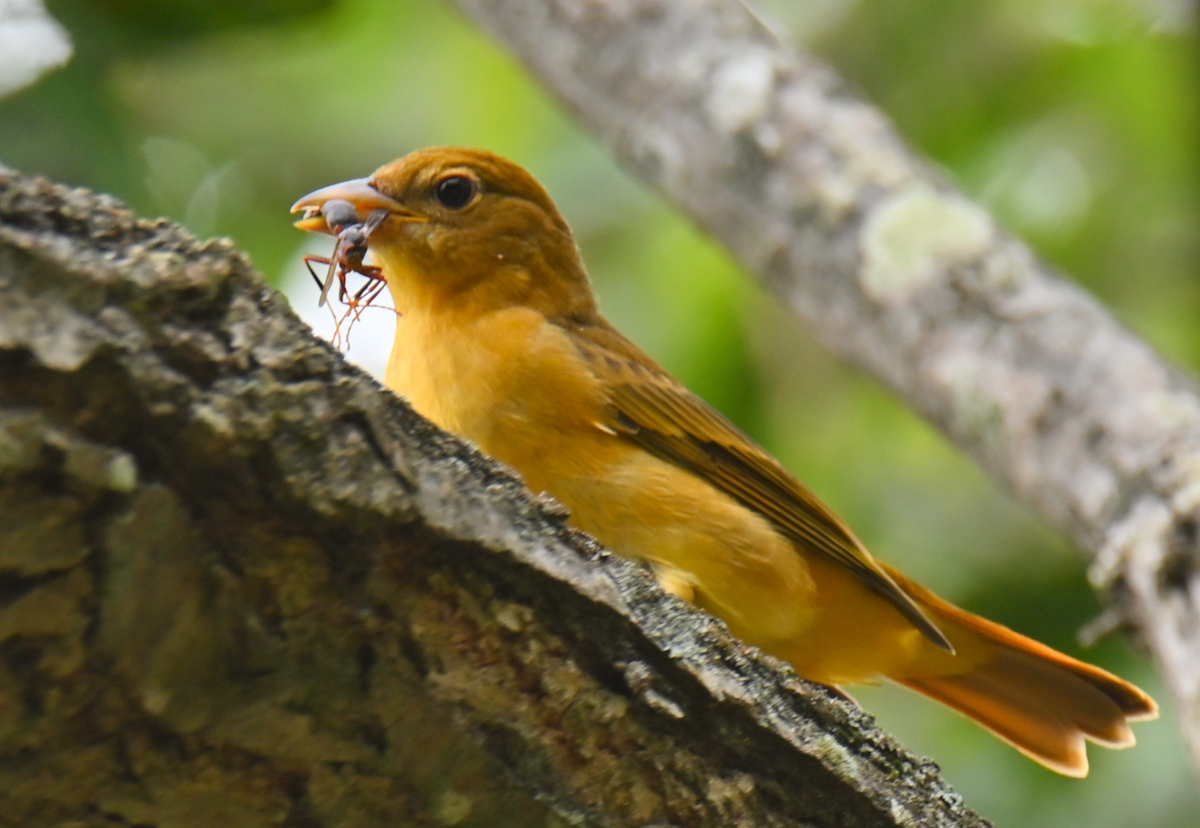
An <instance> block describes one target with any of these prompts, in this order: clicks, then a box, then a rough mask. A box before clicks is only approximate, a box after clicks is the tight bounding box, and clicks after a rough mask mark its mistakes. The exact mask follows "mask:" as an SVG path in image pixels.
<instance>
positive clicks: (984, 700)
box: [888, 567, 1158, 777]
mask: <svg viewBox="0 0 1200 828" xmlns="http://www.w3.org/2000/svg"><path fill="white" fill-rule="evenodd" d="M888 574H890V575H891V576H892V578H893V579H895V581H896V582H897V583H898V584H899V585H900V586H901V587H902V588H903V589H904V590H905V591H906V592H907V593H908V594H909V595H911V596H912V597H913V598H914V599H916V601H917V603H918V604H920V605H921V606H922V608H924V609H925V610H926V612H928V613H929V615H930V617H932V619H933V620H934V622H935V623H936V624H937V625H938V626H939V627H940V628H941V629H942V631H943V632H944V633H945V634H946V635H947V637H948V638H949V639H950V641H951V642H952V643H953V644H954V646H955V648H956V649H957V650H959V651H960V652H963V653H964V654H965V652H972V653H975V654H977V655H976V657H973V658H971V659H970V661H971V662H974V666H973V667H972V668H971V669H970V670H968V671H966V672H960V673H953V672H951V673H948V674H947V673H942V674H938V675H930V674H920V675H905V676H890V678H892V679H893V680H894V681H896V682H898V683H900V684H903V685H905V686H906V687H911V688H912V689H913V690H916V691H917V692H919V693H923V694H925V695H926V696H929V697H930V698H932V699H935V700H936V701H939V702H941V703H942V704H945V705H947V706H948V707H950V708H952V709H953V710H956V711H958V712H959V713H961V714H963V715H964V716H966V717H967V718H969V719H973V720H974V721H976V722H978V723H979V724H981V725H983V726H984V727H986V728H987V729H988V730H990V731H992V732H993V733H995V734H996V735H997V736H999V737H1000V738H1001V739H1003V740H1004V741H1006V742H1008V743H1009V744H1010V745H1012V746H1013V747H1015V748H1016V749H1017V750H1019V751H1021V752H1022V753H1024V754H1025V755H1026V756H1028V757H1030V758H1031V759H1033V760H1035V761H1037V762H1040V763H1041V764H1043V765H1045V766H1046V767H1048V768H1050V769H1051V770H1054V771H1057V772H1058V773H1062V774H1066V775H1067V776H1077V777H1078V776H1086V775H1087V771H1088V761H1087V751H1086V745H1085V740H1088V741H1092V742H1096V743H1097V744H1100V745H1104V746H1105V747H1112V748H1123V747H1129V746H1130V745H1132V744H1133V743H1134V736H1133V731H1132V730H1131V729H1130V727H1129V722H1131V721H1137V720H1139V719H1153V718H1155V717H1157V716H1158V706H1157V705H1156V704H1155V703H1154V700H1153V699H1151V698H1150V697H1149V696H1148V695H1146V694H1145V693H1144V692H1142V691H1141V690H1140V689H1138V688H1137V687H1135V686H1133V685H1132V684H1130V683H1129V682H1127V681H1123V680H1121V679H1119V678H1117V677H1116V676H1114V675H1112V674H1111V673H1108V672H1106V671H1104V670H1101V669H1100V668H1099V667H1093V666H1091V665H1090V664H1085V663H1083V662H1082V661H1077V660H1075V659H1073V658H1071V657H1070V656H1067V655H1063V654H1062V653H1060V652H1058V651H1056V650H1053V649H1051V648H1050V647H1047V646H1045V645H1044V644H1039V643H1038V642H1036V641H1034V640H1032V639H1029V638H1026V637H1025V636H1023V635H1020V634H1018V633H1015V632H1013V631H1012V630H1010V629H1008V628H1007V627H1003V626H1001V625H999V624H995V623H993V622H991V621H988V620H986V619H984V618H980V617H979V616H977V615H972V614H971V613H969V612H966V611H965V610H961V609H959V608H958V607H956V606H954V605H953V604H950V603H948V602H946V601H943V600H942V599H941V598H938V597H937V596H936V595H934V594H933V593H931V592H929V591H928V590H926V589H924V588H923V587H921V586H920V585H918V584H915V583H913V582H912V581H910V580H909V579H907V578H905V577H904V576H903V575H901V574H899V573H898V572H895V571H893V570H891V568H890V567H888Z"/></svg>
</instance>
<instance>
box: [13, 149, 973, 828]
mask: <svg viewBox="0 0 1200 828" xmlns="http://www.w3.org/2000/svg"><path fill="white" fill-rule="evenodd" d="M984 824H985V823H984V822H983V821H982V820H981V819H980V818H979V817H977V816H975V815H974V814H972V813H971V812H970V811H969V810H968V809H967V808H966V807H965V806H964V805H963V804H962V803H961V801H960V800H959V799H958V797H957V796H956V795H955V794H954V793H952V792H951V791H950V790H949V789H948V788H947V787H946V785H945V784H944V783H943V782H942V781H941V779H940V778H939V777H938V773H937V769H936V768H935V767H934V766H933V765H931V764H929V763H927V762H924V761H922V760H919V759H917V758H914V757H913V756H911V755H909V754H907V753H906V752H905V751H904V750H903V749H901V748H900V747H899V746H897V745H896V744H895V743H894V742H892V741H891V740H890V739H889V738H888V737H887V736H886V735H884V734H882V733H880V732H879V731H878V730H876V729H875V728H874V726H873V724H872V722H871V719H870V718H869V717H868V716H867V715H865V714H864V713H863V712H862V711H860V710H859V709H858V708H856V707H855V706H854V705H853V704H851V703H848V702H846V701H844V700H843V699H841V698H840V697H838V696H837V695H835V694H833V693H830V692H829V691H827V690H826V689H825V688H822V687H819V686H815V685H810V684H807V683H805V682H803V681H801V680H799V679H797V678H796V677H795V676H794V675H793V674H791V673H790V672H789V671H788V670H786V668H783V667H781V665H780V664H779V663H778V662H776V661H774V660H773V659H770V658H768V657H765V656H763V655H761V654H760V653H758V652H757V651H754V650H751V649H749V648H746V647H745V646H743V645H741V644H740V643H738V642H737V641H736V640H734V639H732V638H731V637H730V636H729V635H728V634H727V633H726V631H725V629H724V627H723V625H721V624H720V623H719V622H717V621H715V620H713V619H711V618H709V617H708V616H705V615H703V614H702V613H698V612H695V611H693V610H691V609H689V608H688V607H686V606H684V605H683V604H681V603H679V602H678V601H676V600H675V599H673V598H670V597H668V596H666V595H665V594H663V593H662V592H661V591H660V590H659V589H658V588H657V587H656V586H655V585H654V583H653V582H652V581H651V580H650V579H649V578H648V577H647V576H646V575H645V573H643V572H642V571H641V570H640V569H638V568H637V567H635V566H632V565H631V564H629V563H627V562H625V561H623V560H622V559H620V558H617V557H614V556H612V555H610V554H608V553H607V552H606V551H604V550H602V549H601V548H599V547H598V546H596V545H595V544H594V543H593V542H592V541H590V540H589V539H587V538H586V537H584V536H582V535H580V534H578V533H576V532H573V531H572V530H570V529H569V528H568V527H567V526H566V523H565V517H564V515H563V512H562V510H561V507H558V506H557V505H556V504H554V503H552V502H548V501H546V500H544V499H538V498H535V497H532V496H531V495H530V494H529V493H528V492H527V491H526V490H525V489H524V488H523V486H522V485H521V483H520V481H519V480H518V479H517V478H516V477H515V476H514V475H513V474H512V473H511V472H510V471H509V470H507V469H506V468H503V467H501V466H499V465H498V464H496V463H494V462H492V461H490V460H489V459H487V458H485V457H483V456H481V455H480V454H478V453H477V452H476V451H474V450H473V449H472V448H471V447H469V446H467V445H464V444H463V443H461V442H459V441H458V440H456V439H454V438H452V437H450V436H448V435H446V434H444V433H442V432H440V431H438V430H437V429H436V428H434V427H433V426H432V425H430V424H429V423H428V422H426V421H424V420H422V419H421V418H420V417H418V416H417V415H416V414H414V413H413V412H412V410H411V409H409V408H408V407H407V405H405V403H404V402H403V401H402V400H400V399H398V398H397V397H395V396H394V395H392V394H390V393H389V392H387V391H385V390H384V389H382V388H380V387H379V386H378V385H377V384H376V383H375V382H374V381H373V380H371V379H370V378H369V377H367V376H365V375H364V374H362V373H361V372H360V371H358V370H357V369H355V368H353V367H351V366H348V365H347V364H346V363H344V362H343V361H342V359H341V358H340V356H339V355H338V354H337V353H336V352H335V351H333V350H332V349H331V348H330V347H329V346H328V345H326V344H325V343H324V342H321V341H318V340H316V339H315V338H314V337H313V336H312V335H311V333H310V332H309V330H308V329H307V328H306V327H305V326H304V325H303V324H302V323H301V322H300V321H299V320H298V319H297V318H296V317H295V316H294V315H293V314H292V312H291V311H290V310H289V309H288V307H287V305H286V303H285V302H284V301H283V299H282V298H281V297H280V296H279V295H278V294H277V293H276V292H275V291H273V290H272V289H271V288H269V287H266V286H265V285H264V284H263V283H262V282H261V280H260V279H259V277H258V275H257V274H256V273H255V272H254V270H253V268H252V266H251V265H250V264H249V262H248V261H247V260H246V259H245V258H244V257H243V256H242V255H241V254H240V253H238V252H237V251H236V250H235V249H233V247H232V246H231V245H230V244H228V243H227V242H223V241H213V242H206V243H201V242H198V241H196V240H195V239H193V238H191V237H190V236H188V235H187V234H186V233H185V232H184V231H183V230H181V229H180V228H178V227H176V226H174V225H172V224H170V223H169V222H166V221H155V222H148V221H143V220H139V219H137V218H136V217H135V216H134V215H133V214H132V213H131V212H130V211H129V210H128V209H126V208H125V207H123V206H122V205H120V204H119V203H117V202H116V201H114V200H113V199H111V198H108V197H105V196H98V195H94V194H91V193H88V192H85V191H80V190H69V189H66V188H63V187H60V186H56V185H53V184H50V183H48V182H45V181H43V180H40V179H34V178H28V177H23V176H21V175H18V174H16V173H13V172H11V171H3V170H0V825H21V826H34V825H38V826H40V825H58V826H68V825H69V826H101V825H103V826H112V825H131V826H133V825H137V826H161V828H185V827H186V828H203V826H221V828H250V826H256V827H257V826H305V827H306V828H307V827H308V826H339V827H342V826H344V827H345V828H350V827H351V826H382V825H396V826H400V825H403V826H423V825H430V826H433V825H462V826H481V828H482V826H488V828H502V826H535V825H589V826H591V825H594V826H651V825H681V826H683V825H686V826H706V825H711V826H729V825H738V826H768V825H770V826H777V825H778V826H782V825H813V826H834V825H842V826H868V825H870V826H885V825H922V826H981V825H984Z"/></svg>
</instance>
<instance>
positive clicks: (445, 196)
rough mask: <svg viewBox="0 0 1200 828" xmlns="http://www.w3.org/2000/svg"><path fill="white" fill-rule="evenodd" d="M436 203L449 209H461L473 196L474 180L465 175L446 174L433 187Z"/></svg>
mask: <svg viewBox="0 0 1200 828" xmlns="http://www.w3.org/2000/svg"><path fill="white" fill-rule="evenodd" d="M433 195H434V197H435V198H437V200H438V203H440V204H441V205H442V206H443V207H449V208H450V209H451V210H461V209H462V208H463V207H466V206H467V205H468V204H469V203H470V202H471V199H472V198H474V197H475V182H474V181H472V180H471V179H470V178H468V177H467V176H465V175H448V176H446V177H445V178H443V179H442V180H441V181H439V182H438V183H437V184H436V185H435V186H434V188H433Z"/></svg>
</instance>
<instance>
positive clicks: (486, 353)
mask: <svg viewBox="0 0 1200 828" xmlns="http://www.w3.org/2000/svg"><path fill="white" fill-rule="evenodd" d="M334 199H338V200H345V201H349V202H350V203H351V205H353V208H354V210H353V211H352V212H351V213H350V219H344V220H342V221H341V222H339V223H338V224H345V223H346V222H347V221H350V220H351V219H353V218H354V217H357V219H358V220H359V221H364V220H366V219H367V217H368V216H370V217H371V221H372V223H375V222H378V223H377V224H375V226H374V227H373V229H372V231H371V233H370V235H369V238H368V239H367V244H368V246H369V249H370V253H371V255H372V257H373V259H374V261H375V263H376V264H377V265H378V267H379V268H380V269H381V272H382V276H383V277H384V278H385V279H386V280H387V286H388V288H389V289H390V291H391V294H392V297H393V299H394V301H395V306H396V310H397V311H398V317H397V324H396V338H395V343H394V345H393V346H392V353H391V358H390V360H389V362H388V366H387V373H386V382H387V385H388V386H389V387H391V388H392V389H393V390H394V391H396V392H397V393H399V394H401V395H403V396H404V397H406V398H407V399H408V400H409V402H411V403H412V405H413V407H414V408H415V409H416V410H417V411H418V412H420V413H421V414H423V415H425V416H426V417H428V418H429V419H431V420H432V421H433V422H435V423H437V424H438V425H440V426H441V427H442V428H444V429H447V430H448V431H452V432H456V433H458V434H461V435H464V436H465V437H467V438H469V439H471V440H472V441H474V442H475V443H476V444H477V445H478V446H479V447H480V448H481V449H483V451H485V452H487V453H488V454H491V455H492V456H494V457H497V458H499V459H500V460H502V461H503V462H505V463H507V464H509V465H510V466H512V467H513V468H515V469H517V470H518V471H519V472H520V473H521V474H522V475H523V476H524V478H525V481H526V483H528V485H529V487H530V488H531V489H533V490H534V491H539V490H544V491H546V492H549V493H550V494H552V495H553V496H554V497H555V498H557V499H558V500H560V501H562V503H564V504H565V505H566V506H567V508H568V509H570V513H571V521H572V522H573V523H574V524H575V525H577V526H578V527H580V528H581V529H584V530H586V531H588V532H590V533H592V534H593V535H595V536H596V537H597V538H598V539H599V540H600V541H601V542H603V543H604V544H605V545H606V546H608V547H609V548H611V549H613V550H615V551H617V552H619V553H621V554H623V555H625V556H627V557H630V558H633V559H634V560H637V561H641V562H644V563H645V564H647V565H648V566H649V567H650V568H651V570H652V571H653V572H654V573H655V575H656V577H657V578H658V580H659V582H660V583H661V584H662V586H663V587H664V588H665V589H666V590H668V591H670V592H672V593H674V594H675V595H678V596H680V597H682V598H684V599H686V600H688V601H691V602H693V603H695V604H697V605H699V606H701V607H703V608H704V609H706V610H708V611H709V612H712V613H713V614H715V615H717V616H719V617H721V618H723V619H724V620H725V621H726V623H727V624H728V625H729V628H730V629H731V630H732V631H733V632H734V633H735V634H736V635H738V636H740V637H741V638H743V639H744V640H746V641H748V642H750V643H752V644H756V645H758V646H759V647H761V648H762V649H764V650H766V651H767V652H769V653H772V654H774V655H776V656H779V657H780V658H783V659H786V660H787V661H789V662H790V663H791V664H792V665H793V666H794V667H795V668H796V671H797V672H798V673H799V674H800V675H801V676H804V677H805V678H807V679H810V680H812V681H817V682H821V683H824V684H831V685H839V684H844V683H853V682H870V681H873V680H877V679H878V678H879V677H881V676H882V677H887V678H889V679H891V680H893V681H895V682H898V683H900V684H902V685H904V686H906V687H911V688H912V689H914V690H917V691H918V692H921V693H924V694H925V695H927V696H929V697H931V698H933V699H936V700H937V701H940V702H942V703H943V704H946V705H948V706H950V707H951V708H953V709H954V710H957V711H958V712H960V713H962V714H964V715H966V716H968V717H970V718H971V719H974V720H975V721H976V722H979V723H980V724H981V725H983V726H984V727H986V728H988V729H989V730H991V731H992V732H993V733H995V734H996V735H997V736H999V737H1000V738H1001V739H1003V740H1005V741H1006V742H1008V743H1009V744H1011V745H1012V746H1014V747H1015V748H1017V749H1018V750H1020V751H1021V752H1022V753H1024V754H1026V755H1027V756H1029V757H1031V758H1033V759H1034V760H1036V761H1038V762H1040V763H1042V764H1043V765H1045V766H1046V767H1048V768H1050V769H1052V770H1055V771H1058V772H1059V773H1064V774H1067V775H1070V776H1083V775H1085V774H1086V773H1087V768H1088V764H1087V754H1086V750H1085V743H1084V740H1085V739H1086V740H1090V741H1093V742H1097V743H1099V744H1102V745H1105V746H1108V747H1126V746H1129V745H1132V744H1133V743H1134V737H1133V732H1132V731H1131V729H1130V727H1129V724H1128V723H1129V721H1131V720H1136V719H1144V718H1153V717H1154V716H1155V715H1157V707H1156V705H1155V703H1154V701H1153V700H1152V699H1151V698H1150V697H1149V696H1147V695H1146V694H1145V693H1144V692H1142V691H1141V690H1140V689H1138V688H1137V687H1134V686H1133V685H1131V684H1129V683H1127V682H1125V681H1122V680H1121V679H1119V678H1117V677H1116V676H1114V675H1112V674H1110V673H1107V672H1105V671H1104V670H1101V669H1099V668H1097V667H1093V666H1091V665H1088V664H1084V663H1083V662H1080V661H1076V660H1075V659H1073V658H1070V657H1069V656H1066V655H1063V654H1062V653H1059V652H1056V651H1055V650H1053V649H1051V648H1049V647H1046V646H1044V645H1042V644H1039V643H1037V642H1036V641H1033V640H1031V639H1029V638H1025V637H1024V636H1022V635H1019V634H1017V633H1015V632H1013V631H1011V630H1009V629H1007V628H1005V627H1002V626H1000V625H998V624H994V623H992V622H990V621H987V620H985V619H983V618H980V617H979V616H976V615H972V614H970V613H968V612H966V611H964V610H961V609H958V608H957V607H955V606H953V605H951V604H949V603H948V602H946V601H943V600H942V599H941V598H938V597H937V596H936V595H934V594H933V593H931V592H930V591H929V590H927V589H925V588H923V587H921V586H919V585H918V584H915V583H913V582H912V581H910V580H909V579H908V578H906V577H904V576H903V575H901V574H900V573H899V572H897V571H896V570H894V569H892V568H891V567H889V566H887V565H886V564H884V563H882V562H880V561H877V560H875V559H874V558H873V557H872V556H871V555H870V554H869V553H868V552H867V550H866V549H865V548H864V547H863V545H862V544H861V543H860V542H859V541H858V539H857V538H856V537H855V536H854V534H853V533H852V532H851V531H850V529H849V528H847V527H846V525H845V524H844V523H843V522H842V521H841V520H840V519H839V518H838V517H837V516H836V515H835V514H834V513H833V512H832V511H831V510H830V509H829V507H827V506H826V505H825V504H824V503H822V502H821V501H820V500H819V499H818V498H817V496H816V495H814V494H813V493H812V492H811V491H809V489H808V488H806V487H805V486H804V485H803V484H801V483H800V482H799V481H797V480H796V479H795V478H794V477H793V476H792V475H791V474H790V473H789V472H788V471H787V469H785V468H784V467H783V466H782V465H780V463H779V462H778V461H776V460H775V459H774V458H773V457H771V456H770V455H769V454H768V453H767V452H766V451H764V450H763V449H762V448H760V447H759V446H757V445H756V444H755V443H754V442H753V441H752V440H751V439H750V438H749V437H747V436H746V435H745V434H743V433H742V432H741V431H739V430H738V429H737V428H736V427H735V426H734V425H732V424H731V423H730V422H729V421H728V420H727V419H725V417H723V416H722V415H721V414H720V413H719V412H717V411H716V410H715V409H713V408H712V407H710V406H709V405H707V404H706V403H705V402H704V401H703V400H701V399H699V398H698V397H696V396H695V395H694V394H692V393H691V392H690V391H688V389H687V388H685V387H684V386H683V385H681V384H680V383H679V382H677V381H676V380H675V379H673V378H672V377H671V376H670V375H669V374H668V373H667V372H666V371H664V370H663V369H662V368H661V367H659V366H658V365H657V364H656V363H655V362H654V361H653V360H652V359H650V357H648V356H646V354H644V353H643V352H642V351H641V350H639V349H638V348H637V346H635V345H633V344H632V343H631V342H629V340H627V339H626V338H625V337H623V336H622V335H621V334H620V333H619V332H618V331H617V330H616V329H615V328H614V327H613V326H612V325H610V324H609V323H608V322H607V321H606V320H605V319H604V317H603V316H601V315H600V313H599V311H598V310H597V307H596V299H595V297H594V296H593V294H592V289H591V286H590V284H589V282H588V276H587V273H586V271H585V270H584V266H583V262H582V260H581V259H580V255H579V250H578V248H577V247H576V245H575V242H574V240H573V239H572V237H571V231H570V229H569V228H568V227H567V223H566V222H565V221H564V220H563V218H562V217H561V216H560V215H559V213H558V210H557V209H555V206H554V204H553V203H552V202H551V200H550V197H549V196H548V195H547V194H546V191H545V190H544V189H542V187H541V186H540V185H539V184H538V183H537V181H535V180H534V179H533V177H532V176H531V175H530V174H529V173H527V172H526V171H525V170H524V169H522V168H521V167H519V166H517V165H516V164H514V163H512V162H511V161H507V160H505V159H503V158H500V157H497V156H496V155H493V154H491V153H488V152H482V151H478V150H469V149H456V148H438V149H427V150H422V151H419V152H414V153H413V154H411V155H408V156H406V157H404V158H401V159H400V160H398V161H395V162H393V163H391V164H388V165H386V166H384V167H381V168H380V169H378V170H376V171H375V173H374V175H372V176H371V177H370V178H367V179H358V180H354V181H347V182H344V183H342V184H334V185H333V186H330V187H326V188H324V189H321V190H318V191H316V192H314V193H311V194H309V195H307V196H305V197H304V198H302V199H300V200H299V201H298V202H296V205H295V207H293V211H296V210H302V209H303V210H306V218H305V219H303V220H301V221H299V222H297V226H299V227H301V228H302V229H306V230H320V231H325V232H333V230H331V229H330V228H329V226H328V225H327V223H326V221H325V220H324V218H323V217H322V216H320V215H318V210H319V209H320V208H321V206H322V205H325V204H327V203H328V202H330V201H331V200H334ZM341 208H342V209H343V210H345V209H347V208H346V207H345V205H344V204H343V205H341ZM379 210H384V211H387V212H386V217H385V218H383V219H382V220H381V221H380V218H381V216H382V214H381V213H379V212H376V211H379ZM372 213H374V215H372ZM336 227H337V224H335V229H336Z"/></svg>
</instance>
